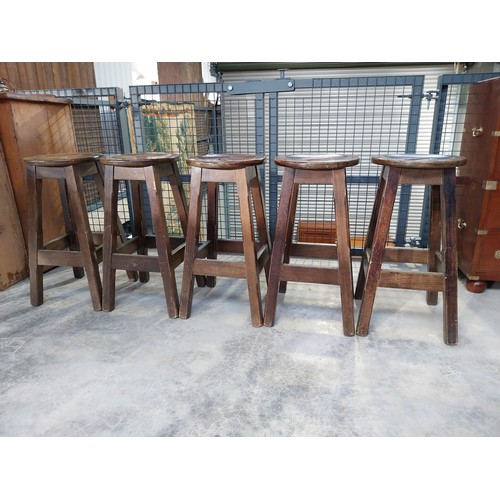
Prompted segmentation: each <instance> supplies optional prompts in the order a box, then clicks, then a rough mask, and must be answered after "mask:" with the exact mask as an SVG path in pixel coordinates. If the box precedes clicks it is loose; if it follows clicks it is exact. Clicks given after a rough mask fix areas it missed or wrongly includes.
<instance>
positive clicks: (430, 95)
mask: <svg viewBox="0 0 500 500" xmlns="http://www.w3.org/2000/svg"><path fill="white" fill-rule="evenodd" d="M397 97H399V98H403V97H404V98H407V99H412V98H413V97H414V96H413V94H401V95H398V96H397ZM438 97H439V90H428V91H427V92H424V93H423V94H421V96H420V98H421V99H427V109H429V107H430V104H431V101H435V100H436V99H437V98H438Z"/></svg>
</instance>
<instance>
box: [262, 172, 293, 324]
mask: <svg viewBox="0 0 500 500" xmlns="http://www.w3.org/2000/svg"><path fill="white" fill-rule="evenodd" d="M294 178H295V170H294V169H291V168H287V169H285V171H284V173H283V182H282V184H281V197H280V204H279V209H278V217H277V220H276V232H275V236H274V242H273V250H272V252H271V266H270V270H269V282H268V285H267V297H266V307H265V314H264V325H265V326H273V324H274V318H275V315H276V302H277V300H278V288H279V284H280V272H281V265H282V262H283V254H284V251H285V239H286V235H287V227H288V226H289V223H288V220H289V217H288V214H289V211H290V205H291V203H292V197H293V189H294Z"/></svg>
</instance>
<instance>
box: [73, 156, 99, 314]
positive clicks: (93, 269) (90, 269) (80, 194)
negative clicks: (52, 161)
mask: <svg viewBox="0 0 500 500" xmlns="http://www.w3.org/2000/svg"><path fill="white" fill-rule="evenodd" d="M65 172H66V185H67V188H68V199H69V203H70V207H72V208H71V210H70V211H71V212H72V213H74V214H75V215H76V221H75V222H76V226H77V235H78V242H79V245H80V252H81V253H82V259H83V267H84V268H85V272H86V273H87V280H88V283H89V289H90V296H91V298H92V304H93V306H94V310H95V311H100V310H101V309H102V304H101V298H102V284H101V278H100V275H99V263H98V261H97V255H96V252H95V246H94V239H93V237H92V232H91V230H90V224H89V219H88V214H87V204H86V202H85V196H84V191H83V180H82V178H81V176H80V175H78V174H77V172H76V168H75V167H74V166H69V167H65Z"/></svg>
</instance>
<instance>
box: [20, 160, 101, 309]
mask: <svg viewBox="0 0 500 500" xmlns="http://www.w3.org/2000/svg"><path fill="white" fill-rule="evenodd" d="M99 157H100V155H98V154H91V153H81V154H80V153H74V154H69V153H68V154H47V155H40V156H32V157H28V158H24V159H23V161H24V163H25V165H26V168H27V187H28V207H29V222H28V255H29V257H28V258H29V268H30V297H31V304H32V305H33V306H39V305H41V304H42V303H43V271H44V266H48V267H55V266H68V267H73V273H74V276H75V278H82V277H83V276H84V275H85V273H86V274H87V280H88V284H89V289H90V296H91V299H92V305H93V307H94V310H96V311H100V310H101V294H102V283H101V278H100V276H99V262H100V261H101V256H102V252H100V251H99V250H100V248H102V247H100V246H99V244H100V241H98V238H94V236H96V235H95V234H93V233H92V231H91V229H90V224H89V218H88V213H87V206H86V201H85V195H84V186H83V177H84V176H92V177H93V178H94V181H95V183H96V186H97V188H98V189H99V190H100V192H101V194H102V192H103V183H102V176H101V172H100V169H99ZM43 179H56V180H57V181H58V182H59V191H60V195H61V205H62V208H63V213H64V225H65V231H66V233H65V234H62V235H61V236H59V237H56V238H54V239H52V240H51V241H49V242H47V241H46V242H45V243H44V234H43V223H42V222H43V221H42V210H43V207H42V181H43Z"/></svg>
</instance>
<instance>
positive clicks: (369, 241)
mask: <svg viewBox="0 0 500 500" xmlns="http://www.w3.org/2000/svg"><path fill="white" fill-rule="evenodd" d="M384 174H385V169H384V170H383V171H382V172H381V175H380V180H379V183H378V187H377V192H376V193H375V201H374V203H373V209H372V215H371V217H370V224H369V225H368V232H367V234H366V240H365V244H364V249H363V255H362V257H361V264H360V266H359V274H358V280H357V283H356V290H355V292H354V298H355V299H357V300H360V299H361V297H362V296H363V290H364V288H365V282H366V275H365V269H366V267H367V266H368V250H370V249H371V248H372V246H373V237H374V234H375V227H376V226H377V220H378V218H379V211H380V203H381V200H382V195H383V193H384V190H385V184H386V179H385V175H384Z"/></svg>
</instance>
